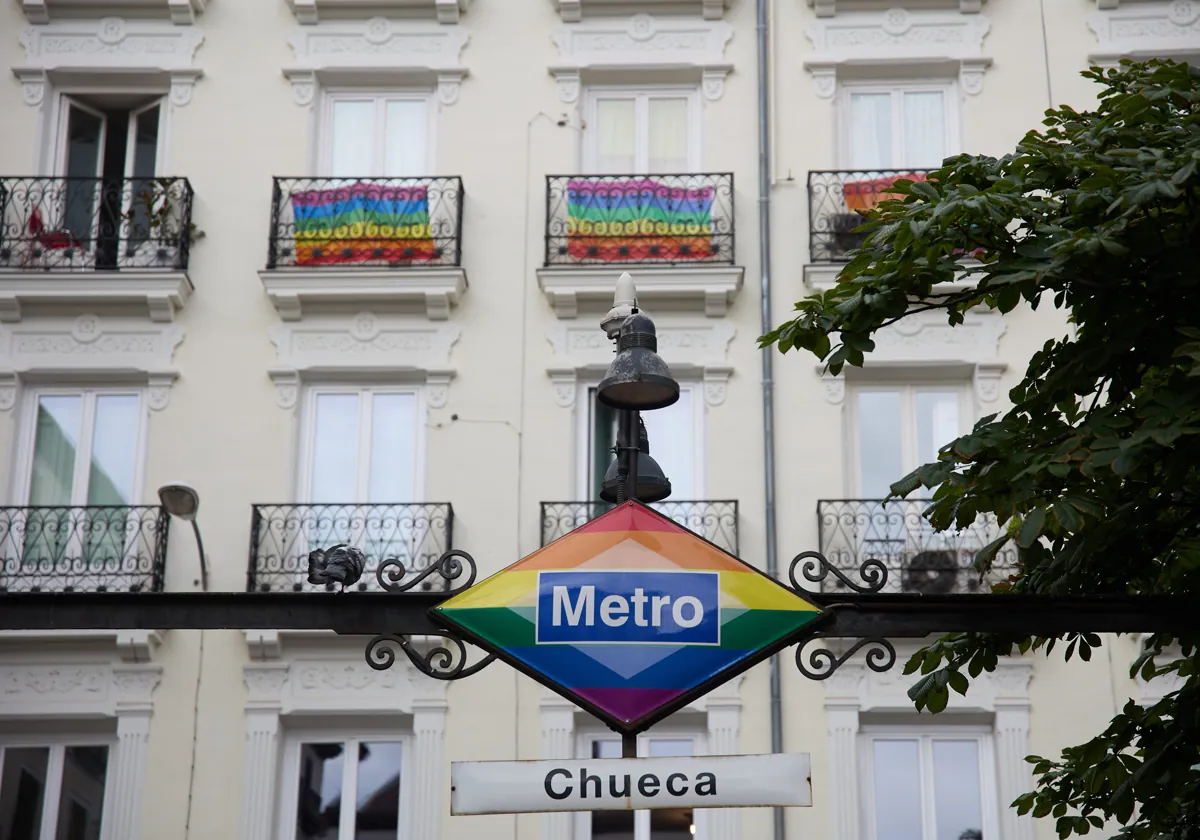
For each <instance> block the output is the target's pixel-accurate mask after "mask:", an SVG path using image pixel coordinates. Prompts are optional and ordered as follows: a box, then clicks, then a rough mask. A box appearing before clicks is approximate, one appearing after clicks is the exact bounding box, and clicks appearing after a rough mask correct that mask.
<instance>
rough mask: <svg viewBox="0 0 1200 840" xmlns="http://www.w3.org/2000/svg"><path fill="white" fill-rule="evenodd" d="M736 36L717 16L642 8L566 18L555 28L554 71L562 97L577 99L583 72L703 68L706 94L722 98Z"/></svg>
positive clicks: (595, 74)
mask: <svg viewBox="0 0 1200 840" xmlns="http://www.w3.org/2000/svg"><path fill="white" fill-rule="evenodd" d="M732 38H733V27H732V26H731V25H730V24H728V23H726V22H724V21H717V20H700V19H697V18H693V17H653V16H651V15H649V14H645V13H639V14H636V15H633V16H632V17H627V18H625V17H614V18H600V19H597V20H589V21H585V22H582V23H565V24H563V25H562V26H560V27H559V28H558V30H557V31H556V32H555V33H554V43H555V45H556V46H557V47H558V54H559V60H558V63H556V64H555V65H553V66H552V67H550V74H551V75H552V76H554V78H555V80H556V81H557V82H558V89H559V97H560V98H561V99H562V100H563V101H564V102H574V101H575V100H576V99H578V97H579V89H580V84H581V82H582V81H583V77H584V76H585V75H586V76H589V77H602V76H603V74H604V73H606V72H614V71H625V70H638V71H639V72H642V73H646V72H650V73H653V72H654V71H656V70H659V71H667V72H675V73H677V72H679V70H680V69H681V68H691V69H693V70H696V71H699V75H698V78H697V80H698V81H700V82H701V90H702V91H703V93H704V95H705V97H707V98H708V99H719V98H720V97H721V95H722V93H723V92H724V89H725V76H726V75H727V74H728V73H729V71H730V70H732V69H733V65H732V64H729V63H728V62H726V61H725V48H726V46H727V45H728V44H729V41H730V39H732Z"/></svg>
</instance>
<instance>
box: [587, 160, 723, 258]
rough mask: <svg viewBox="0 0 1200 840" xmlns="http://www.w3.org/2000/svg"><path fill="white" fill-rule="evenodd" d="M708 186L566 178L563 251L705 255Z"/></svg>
mask: <svg viewBox="0 0 1200 840" xmlns="http://www.w3.org/2000/svg"><path fill="white" fill-rule="evenodd" d="M713 192H714V191H713V188H712V187H711V186H702V187H673V186H670V185H669V184H665V183H663V182H661V181H656V180H654V179H652V178H642V179H635V180H627V181H609V180H602V179H591V180H589V179H579V180H573V181H568V182H567V252H568V253H569V254H570V255H571V256H572V257H576V258H579V259H590V260H600V261H620V260H639V261H644V260H646V259H647V258H652V259H660V260H681V259H684V260H687V259H692V260H698V259H707V258H709V257H711V256H712V255H713V250H712V244H713V243H712V236H713V219H712V204H713ZM652 248H656V249H657V250H656V251H652V250H651V249H652Z"/></svg>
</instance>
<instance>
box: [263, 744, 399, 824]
mask: <svg viewBox="0 0 1200 840" xmlns="http://www.w3.org/2000/svg"><path fill="white" fill-rule="evenodd" d="M403 755H404V745H403V743H402V741H401V740H400V739H396V738H392V739H388V738H347V739H336V740H333V739H330V740H326V739H319V740H311V741H310V740H302V741H300V740H297V741H294V742H292V743H291V744H290V745H289V756H288V760H287V762H286V766H287V767H288V768H289V769H290V773H289V774H288V775H287V776H286V777H285V778H287V779H288V781H287V785H288V788H287V790H288V794H287V795H286V796H284V797H283V800H284V804H283V808H284V810H283V815H284V816H283V819H282V820H281V826H280V832H279V837H280V840H387V838H392V840H395V838H396V837H398V836H399V833H400V818H401V808H400V803H401V794H400V790H401V788H400V785H401V779H402V778H403V761H402V759H403ZM347 800H348V801H349V802H353V803H354V805H353V807H348V806H347V805H346V803H347Z"/></svg>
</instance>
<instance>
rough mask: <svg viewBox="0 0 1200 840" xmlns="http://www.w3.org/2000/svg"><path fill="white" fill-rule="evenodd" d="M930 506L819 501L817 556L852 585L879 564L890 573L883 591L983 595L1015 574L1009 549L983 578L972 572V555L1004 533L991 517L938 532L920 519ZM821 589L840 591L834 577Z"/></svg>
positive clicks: (1014, 557) (908, 501)
mask: <svg viewBox="0 0 1200 840" xmlns="http://www.w3.org/2000/svg"><path fill="white" fill-rule="evenodd" d="M929 505H930V502H929V501H928V500H926V499H893V500H890V501H888V502H886V503H885V502H884V501H883V500H879V499H837V500H829V499H823V500H821V501H819V502H817V523H818V527H819V529H820V531H819V532H820V545H821V553H822V554H824V555H825V556H826V557H827V558H828V559H829V562H830V563H831V564H832V565H833V566H834V568H836V569H839V570H841V571H842V572H843V573H844V574H845V575H846V576H847V577H849V578H850V579H851V580H852V581H854V582H856V583H859V582H861V581H860V580H859V578H858V569H859V567H860V566H861V565H862V564H863V563H864V562H865V561H867V560H878V561H880V562H881V563H883V565H884V566H885V567H886V568H887V570H888V580H887V584H886V586H885V587H884V589H883V591H884V592H916V593H921V594H925V595H946V594H950V593H955V594H962V593H987V592H990V591H991V587H992V585H993V584H995V583H998V582H1000V581H1002V580H1005V579H1006V578H1007V577H1008V576H1009V575H1011V574H1014V573H1015V572H1016V568H1017V552H1016V547H1015V546H1014V545H1012V544H1007V545H1005V547H1004V548H1002V549H1001V550H1000V552H999V553H998V554H997V555H996V559H995V563H994V564H993V567H992V570H991V571H990V572H988V574H987V575H986V576H980V575H979V573H978V572H976V571H975V570H974V569H973V568H972V563H973V562H974V560H975V553H976V552H977V551H979V550H980V549H981V548H983V547H984V546H985V545H987V544H988V543H990V542H992V541H993V540H995V539H997V538H998V537H1000V536H1001V534H1002V533H1003V531H1002V530H1001V529H1000V528H999V527H998V526H997V524H996V520H995V519H994V518H992V517H988V516H982V515H981V516H980V517H979V518H978V519H977V520H976V521H975V522H974V523H973V524H972V525H970V526H968V527H967V528H964V529H962V530H959V531H953V532H945V533H937V532H935V531H934V530H933V526H931V525H930V524H929V522H928V521H927V520H926V519H925V518H924V516H923V514H924V513H925V511H926V510H927V509H928V507H929ZM823 586H824V588H825V590H826V591H839V590H842V591H844V587H842V585H841V584H840V583H839V582H838V581H837V580H835V579H834V578H833V577H829V578H827V579H826V580H825V581H824V583H823Z"/></svg>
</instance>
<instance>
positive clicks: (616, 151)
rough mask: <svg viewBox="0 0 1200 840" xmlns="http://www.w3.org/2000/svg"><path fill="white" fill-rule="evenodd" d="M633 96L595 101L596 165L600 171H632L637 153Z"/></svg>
mask: <svg viewBox="0 0 1200 840" xmlns="http://www.w3.org/2000/svg"><path fill="white" fill-rule="evenodd" d="M635 114H636V111H635V103H634V101H633V99H601V100H599V101H597V102H596V169H597V171H598V172H601V173H610V174H626V173H630V172H633V170H634V159H635V155H636V153H637V117H636V116H635Z"/></svg>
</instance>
